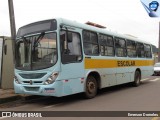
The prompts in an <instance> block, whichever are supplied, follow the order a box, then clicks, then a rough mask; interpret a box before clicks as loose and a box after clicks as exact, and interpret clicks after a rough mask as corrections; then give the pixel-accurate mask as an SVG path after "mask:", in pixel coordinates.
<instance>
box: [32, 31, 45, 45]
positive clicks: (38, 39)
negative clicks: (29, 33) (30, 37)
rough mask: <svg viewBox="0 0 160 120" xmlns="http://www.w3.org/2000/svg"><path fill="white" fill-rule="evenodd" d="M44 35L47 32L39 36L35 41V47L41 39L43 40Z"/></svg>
mask: <svg viewBox="0 0 160 120" xmlns="http://www.w3.org/2000/svg"><path fill="white" fill-rule="evenodd" d="M44 35H45V32H42V33H41V34H40V35H39V36H38V38H37V39H36V40H35V41H34V45H33V47H35V46H36V45H37V43H38V42H39V41H40V40H42V38H43V37H44Z"/></svg>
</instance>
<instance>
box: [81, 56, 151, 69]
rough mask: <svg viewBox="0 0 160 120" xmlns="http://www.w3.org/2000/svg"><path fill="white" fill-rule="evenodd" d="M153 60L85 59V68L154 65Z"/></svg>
mask: <svg viewBox="0 0 160 120" xmlns="http://www.w3.org/2000/svg"><path fill="white" fill-rule="evenodd" d="M153 63H154V61H153V60H115V59H112V60H111V59H107V60H104V59H87V58H86V59H85V63H84V64H85V69H93V68H116V67H132V66H153Z"/></svg>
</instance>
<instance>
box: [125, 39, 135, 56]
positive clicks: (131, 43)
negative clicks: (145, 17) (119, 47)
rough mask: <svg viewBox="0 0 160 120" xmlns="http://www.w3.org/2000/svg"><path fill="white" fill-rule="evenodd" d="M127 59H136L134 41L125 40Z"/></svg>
mask: <svg viewBox="0 0 160 120" xmlns="http://www.w3.org/2000/svg"><path fill="white" fill-rule="evenodd" d="M127 53H128V57H137V54H136V43H135V41H131V40H127Z"/></svg>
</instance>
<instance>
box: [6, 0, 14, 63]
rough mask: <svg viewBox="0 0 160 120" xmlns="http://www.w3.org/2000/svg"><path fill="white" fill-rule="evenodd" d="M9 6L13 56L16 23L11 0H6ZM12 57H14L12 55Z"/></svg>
mask: <svg viewBox="0 0 160 120" xmlns="http://www.w3.org/2000/svg"><path fill="white" fill-rule="evenodd" d="M8 7H9V17H10V29H11V38H12V47H13V56H15V54H14V53H15V49H14V48H15V39H16V25H15V17H14V7H13V0H8ZM13 59H14V57H13ZM13 62H14V60H13Z"/></svg>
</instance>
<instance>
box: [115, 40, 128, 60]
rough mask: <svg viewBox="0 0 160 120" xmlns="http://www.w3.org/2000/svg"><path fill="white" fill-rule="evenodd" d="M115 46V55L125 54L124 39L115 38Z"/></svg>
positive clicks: (122, 55)
mask: <svg viewBox="0 0 160 120" xmlns="http://www.w3.org/2000/svg"><path fill="white" fill-rule="evenodd" d="M115 47H116V55H117V56H118V57H126V56H127V49H126V41H125V40H124V39H122V38H115Z"/></svg>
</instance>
